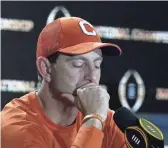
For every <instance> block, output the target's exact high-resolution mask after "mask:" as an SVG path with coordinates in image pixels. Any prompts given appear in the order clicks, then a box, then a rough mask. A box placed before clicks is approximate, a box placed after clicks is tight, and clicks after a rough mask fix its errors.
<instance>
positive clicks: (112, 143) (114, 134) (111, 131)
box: [105, 111, 127, 148]
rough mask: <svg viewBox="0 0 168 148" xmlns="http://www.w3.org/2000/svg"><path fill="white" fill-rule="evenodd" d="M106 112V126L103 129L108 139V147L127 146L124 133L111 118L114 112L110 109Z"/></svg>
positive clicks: (119, 147) (123, 147) (124, 147)
mask: <svg viewBox="0 0 168 148" xmlns="http://www.w3.org/2000/svg"><path fill="white" fill-rule="evenodd" d="M108 114H109V118H108V121H107V124H108V126H107V127H106V130H105V136H107V139H108V144H107V145H108V148H127V146H126V142H125V136H124V133H122V131H121V130H120V129H119V128H118V127H117V125H116V124H115V122H114V120H113V115H114V112H113V111H110V112H109V113H108Z"/></svg>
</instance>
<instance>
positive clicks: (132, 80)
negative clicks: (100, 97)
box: [118, 70, 145, 112]
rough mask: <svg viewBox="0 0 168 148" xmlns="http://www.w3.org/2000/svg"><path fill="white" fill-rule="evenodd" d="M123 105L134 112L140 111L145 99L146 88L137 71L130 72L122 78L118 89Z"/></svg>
mask: <svg viewBox="0 0 168 148" xmlns="http://www.w3.org/2000/svg"><path fill="white" fill-rule="evenodd" d="M118 94H119V100H120V102H121V105H122V106H124V107H127V108H128V109H130V110H132V111H133V112H136V111H138V109H139V108H140V107H141V106H142V104H143V101H144V98H145V86H144V82H143V80H142V78H141V76H140V75H139V74H138V72H137V71H136V70H128V71H127V72H126V73H125V74H124V76H123V77H122V78H121V81H120V83H119V87H118Z"/></svg>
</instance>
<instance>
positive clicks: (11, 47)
mask: <svg viewBox="0 0 168 148" xmlns="http://www.w3.org/2000/svg"><path fill="white" fill-rule="evenodd" d="M167 8H168V2H113V1H111V2H110V1H106V2H100V1H97V2H96V1H94V2H77V1H76V2H56V1H55V2H54V1H50V2H45V1H41V2H33V1H32V2H31V1H29V2H28V1H25V2H23V1H18V2H14V1H13V2H12V1H6V2H5V1H2V2H1V109H3V107H4V105H5V104H6V103H8V102H9V101H10V100H12V99H13V98H15V97H19V96H21V95H24V94H26V93H28V92H30V91H34V90H36V89H37V88H38V86H39V85H40V84H39V83H38V76H37V69H36V64H35V63H36V58H35V56H36V42H37V39H38V35H39V33H40V31H41V30H42V28H43V27H44V26H45V25H46V24H47V23H49V22H52V21H53V20H54V19H56V18H59V17H63V16H77V17H82V18H84V19H86V20H87V21H89V22H90V23H91V24H92V25H94V26H95V27H96V29H97V31H98V33H99V34H100V37H101V39H102V41H103V42H111V43H115V44H117V45H119V46H120V47H121V49H122V50H123V54H122V56H121V57H104V62H103V64H102V78H101V84H102V85H104V86H105V87H106V88H107V90H108V92H109V94H110V96H111V100H110V108H111V109H113V110H116V109H118V108H119V107H121V106H125V107H127V108H129V109H130V110H132V111H133V112H134V113H135V114H136V115H137V116H139V117H143V118H145V119H148V120H150V121H151V122H153V123H154V124H155V125H157V126H158V127H159V128H160V129H161V130H162V131H163V133H164V137H165V147H167V146H166V145H168V19H167V16H168V9H167Z"/></svg>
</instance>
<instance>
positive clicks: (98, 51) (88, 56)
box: [61, 49, 102, 59]
mask: <svg viewBox="0 0 168 148" xmlns="http://www.w3.org/2000/svg"><path fill="white" fill-rule="evenodd" d="M61 58H64V59H65V58H66V59H76V58H85V59H97V58H102V51H101V49H95V50H93V51H91V52H88V53H85V54H80V55H62V54H61Z"/></svg>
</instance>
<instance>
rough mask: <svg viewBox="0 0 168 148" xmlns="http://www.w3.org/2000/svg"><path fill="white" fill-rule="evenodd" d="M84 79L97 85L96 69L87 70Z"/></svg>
mask: <svg viewBox="0 0 168 148" xmlns="http://www.w3.org/2000/svg"><path fill="white" fill-rule="evenodd" d="M84 78H85V80H87V81H89V82H90V83H96V82H97V76H96V68H94V67H90V68H86V69H85V76H84Z"/></svg>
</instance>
